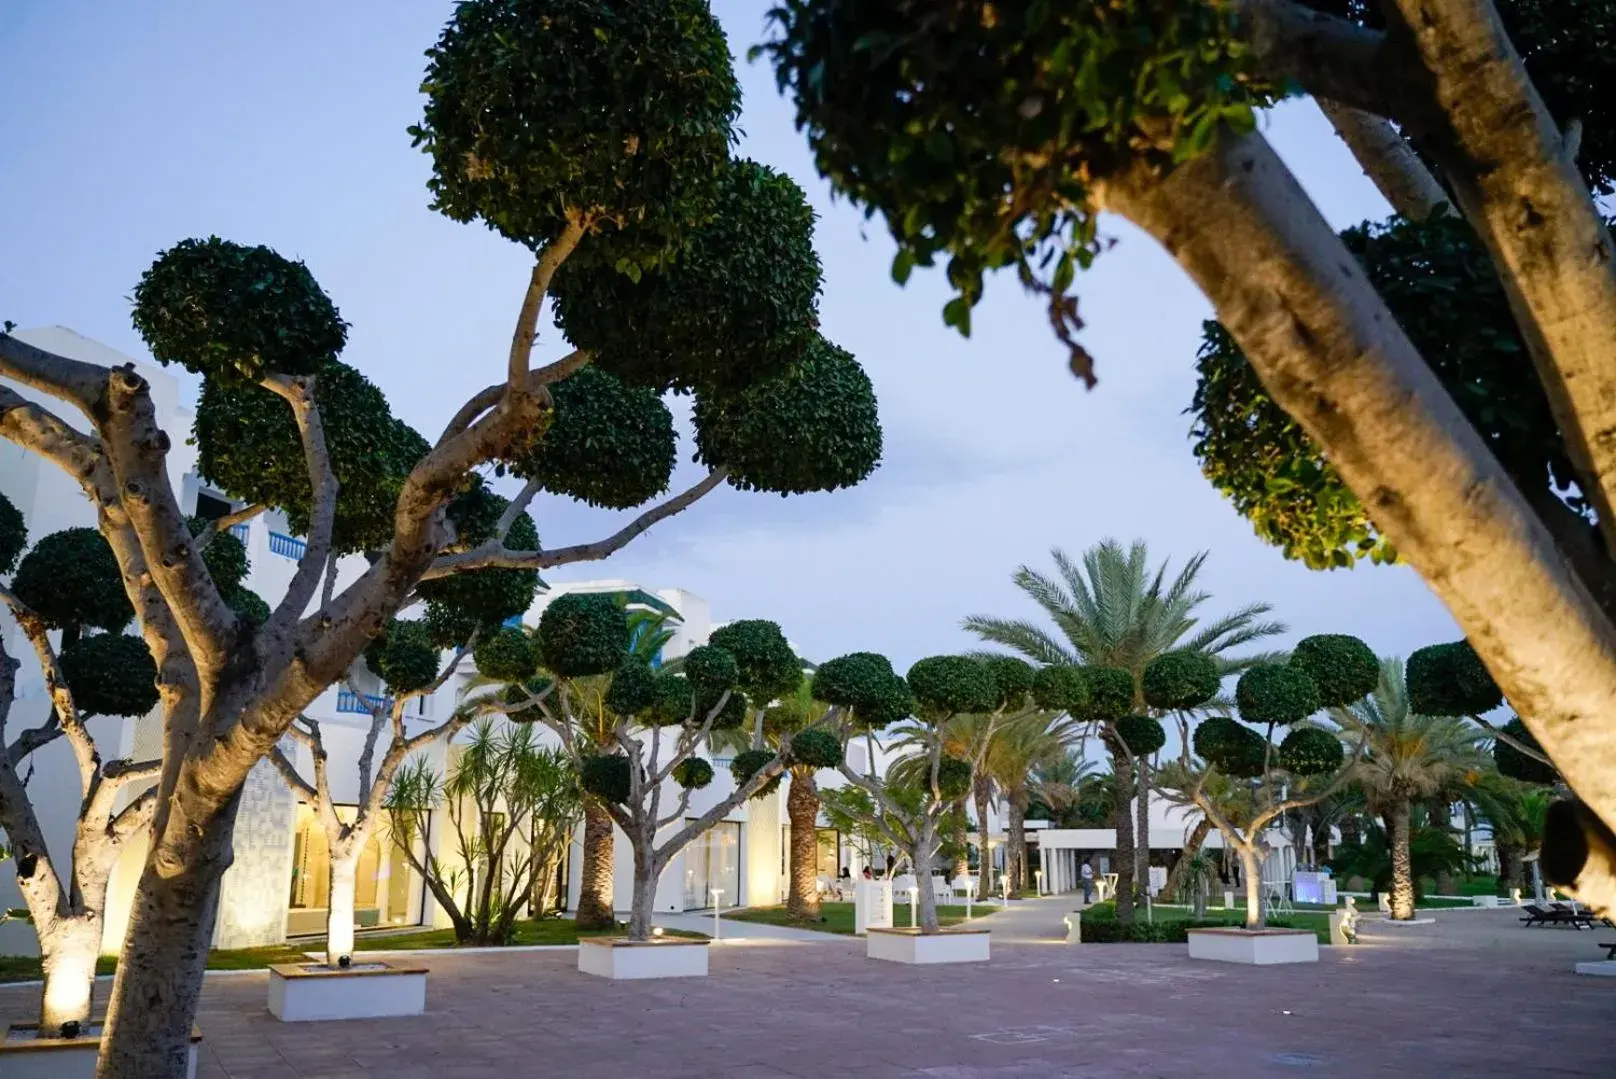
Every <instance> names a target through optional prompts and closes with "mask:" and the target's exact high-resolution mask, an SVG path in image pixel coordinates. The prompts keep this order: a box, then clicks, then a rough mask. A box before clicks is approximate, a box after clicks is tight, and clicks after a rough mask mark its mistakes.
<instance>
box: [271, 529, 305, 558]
mask: <svg viewBox="0 0 1616 1079" xmlns="http://www.w3.org/2000/svg"><path fill="white" fill-rule="evenodd" d="M308 549H309V544H308V541H307V540H300V539H298V538H297V537H296V536H288V535H285V534H283V533H280V532H271V533H270V534H269V552H270V553H271V554H278V555H280V556H281V557H283V558H302V557H303V552H304V551H306V550H308Z"/></svg>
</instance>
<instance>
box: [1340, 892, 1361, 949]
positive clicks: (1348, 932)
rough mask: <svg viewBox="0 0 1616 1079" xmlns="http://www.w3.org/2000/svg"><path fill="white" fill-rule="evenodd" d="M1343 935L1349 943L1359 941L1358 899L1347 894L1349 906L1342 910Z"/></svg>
mask: <svg viewBox="0 0 1616 1079" xmlns="http://www.w3.org/2000/svg"><path fill="white" fill-rule="evenodd" d="M1341 935H1342V936H1343V937H1346V938H1347V943H1348V944H1356V943H1358V900H1357V899H1355V898H1353V897H1352V896H1350V895H1349V896H1347V907H1346V909H1345V910H1343V911H1342V912H1341Z"/></svg>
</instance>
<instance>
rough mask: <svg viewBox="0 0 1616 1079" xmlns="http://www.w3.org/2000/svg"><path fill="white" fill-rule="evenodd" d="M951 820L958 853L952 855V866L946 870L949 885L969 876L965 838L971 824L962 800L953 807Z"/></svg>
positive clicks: (969, 869) (969, 868)
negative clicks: (956, 839)
mask: <svg viewBox="0 0 1616 1079" xmlns="http://www.w3.org/2000/svg"><path fill="white" fill-rule="evenodd" d="M953 818H954V824H953V833H954V835H955V836H956V837H957V838H958V840H959V852H958V853H957V854H955V855H954V864H953V865H951V866H949V868H948V880H949V882H950V883H951V884H952V883H953V882H954V881H956V880H959V879H961V878H962V877H966V876H968V875H970V872H971V864H970V862H969V860H967V858H966V854H965V836H966V835H967V834H968V833H969V832H970V830H971V822H970V819H969V817H968V816H967V815H966V812H965V802H964V800H961V801H960V804H959V805H957V806H955V807H954V813H953Z"/></svg>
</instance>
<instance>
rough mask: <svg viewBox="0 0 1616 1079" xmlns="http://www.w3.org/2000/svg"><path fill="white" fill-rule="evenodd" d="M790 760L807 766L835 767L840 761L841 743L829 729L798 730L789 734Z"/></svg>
mask: <svg viewBox="0 0 1616 1079" xmlns="http://www.w3.org/2000/svg"><path fill="white" fill-rule="evenodd" d="M791 761H792V763H793V764H800V765H805V766H806V767H809V768H835V767H836V766H837V765H838V764H841V763H842V744H841V743H840V742H838V741H837V740H836V736H835V735H833V734H831V733H830V732H829V731H821V730H808V731H798V732H797V733H796V734H794V735H792V736H791Z"/></svg>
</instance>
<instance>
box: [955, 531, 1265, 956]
mask: <svg viewBox="0 0 1616 1079" xmlns="http://www.w3.org/2000/svg"><path fill="white" fill-rule="evenodd" d="M1051 557H1052V558H1053V560H1054V562H1055V568H1056V573H1057V575H1056V576H1049V575H1047V574H1044V573H1040V572H1038V571H1037V570H1034V569H1031V568H1029V567H1027V566H1022V567H1021V568H1020V569H1018V570H1017V571H1016V572H1015V575H1014V576H1013V577H1012V578H1011V579H1012V580H1013V581H1014V582H1015V584H1016V587H1018V588H1020V589H1021V590H1022V591H1023V592H1025V593H1026V594H1027V595H1028V596H1029V597H1030V598H1031V599H1032V600H1033V602H1034V603H1036V604H1038V606H1039V607H1041V608H1042V609H1043V611H1044V612H1045V614H1046V615H1047V616H1048V618H1049V620H1050V621H1052V622H1054V624H1055V629H1056V634H1055V635H1052V634H1051V633H1050V632H1049V631H1048V630H1046V629H1044V628H1043V627H1041V626H1039V625H1037V624H1035V623H1032V622H1028V621H1025V620H1015V619H1003V618H992V617H988V616H985V615H973V616H971V617H969V618H967V619H966V620H965V628H966V629H968V630H970V631H971V632H973V633H975V634H977V635H978V636H979V637H981V638H982V639H983V640H987V641H991V642H993V643H995V644H998V645H1000V646H1002V647H1005V648H1010V649H1013V650H1014V651H1016V652H1019V653H1021V654H1022V655H1024V656H1026V657H1027V658H1028V659H1030V660H1032V661H1033V662H1035V663H1043V664H1049V665H1052V666H1075V665H1078V664H1087V665H1089V666H1091V667H1096V668H1102V667H1103V668H1112V669H1116V670H1120V671H1123V672H1126V674H1127V675H1128V679H1127V681H1126V684H1125V685H1122V686H1120V687H1119V688H1120V690H1121V697H1122V699H1121V700H1116V699H1115V697H1116V694H1111V695H1109V696H1108V695H1107V694H1103V693H1100V694H1097V693H1094V692H1092V691H1091V692H1090V694H1089V697H1090V698H1091V700H1092V701H1093V702H1095V703H1099V702H1105V706H1106V714H1103V715H1100V714H1091V715H1088V716H1086V717H1085V718H1087V719H1089V720H1093V721H1096V722H1098V723H1099V725H1100V737H1101V741H1102V742H1104V743H1105V746H1106V748H1107V749H1108V750H1110V751H1111V756H1112V771H1113V773H1114V774H1115V775H1116V776H1117V777H1118V797H1117V799H1116V819H1115V822H1114V823H1115V825H1116V833H1117V848H1116V854H1117V862H1116V866H1115V868H1116V870H1117V918H1118V920H1119V921H1122V922H1123V923H1125V924H1126V923H1127V922H1129V921H1131V920H1132V919H1133V893H1134V882H1135V853H1136V850H1137V849H1138V848H1139V847H1140V846H1143V847H1145V848H1146V849H1147V850H1148V847H1149V842H1150V840H1149V835H1148V816H1147V815H1146V814H1148V795H1147V796H1146V800H1144V804H1142V805H1141V806H1140V807H1139V816H1138V817H1137V818H1136V817H1135V815H1134V808H1135V800H1134V786H1133V778H1134V777H1135V776H1136V775H1138V774H1139V772H1140V768H1139V763H1138V762H1139V759H1140V758H1138V757H1136V756H1135V755H1133V754H1132V753H1131V752H1130V751H1129V749H1128V746H1127V744H1126V742H1125V741H1124V740H1123V739H1121V738H1119V737H1118V734H1117V730H1116V723H1117V721H1118V720H1120V719H1122V718H1123V717H1124V716H1130V715H1135V714H1138V713H1140V712H1142V711H1144V710H1145V709H1146V708H1147V707H1148V705H1147V702H1146V700H1145V687H1144V675H1145V670H1146V668H1147V667H1149V665H1150V664H1151V662H1152V661H1153V660H1155V659H1156V658H1157V657H1159V656H1161V655H1164V654H1166V653H1168V652H1170V651H1174V650H1177V651H1183V652H1187V653H1197V654H1205V655H1211V656H1216V657H1218V659H1219V662H1220V663H1221V664H1222V666H1221V667H1220V672H1233V671H1237V670H1240V669H1242V668H1243V667H1244V666H1246V665H1249V664H1251V663H1254V662H1259V661H1260V660H1262V659H1263V658H1265V657H1263V656H1261V655H1248V656H1244V657H1237V656H1231V655H1228V653H1230V652H1232V651H1233V650H1234V649H1237V648H1241V647H1244V646H1246V645H1248V644H1251V643H1253V642H1256V641H1260V640H1263V639H1264V638H1267V637H1271V636H1274V635H1275V634H1278V633H1282V632H1284V626H1283V625H1280V624H1279V623H1276V622H1268V621H1264V620H1263V619H1264V616H1266V615H1267V614H1268V612H1269V610H1270V608H1269V607H1268V605H1267V604H1261V603H1258V604H1251V605H1248V606H1246V607H1243V608H1241V609H1239V610H1237V611H1235V612H1234V613H1232V614H1229V615H1225V616H1224V617H1222V618H1218V619H1214V620H1212V621H1211V622H1209V623H1207V624H1205V625H1202V624H1201V622H1200V609H1201V608H1202V607H1203V605H1204V604H1206V603H1207V601H1208V600H1210V599H1211V597H1210V595H1208V594H1207V593H1206V592H1203V591H1201V590H1200V589H1198V588H1197V587H1196V578H1197V577H1198V576H1199V574H1200V571H1201V567H1202V566H1203V565H1204V564H1205V562H1206V557H1207V556H1206V554H1205V553H1202V554H1198V555H1196V556H1195V557H1193V558H1191V559H1190V560H1189V561H1188V562H1186V563H1185V564H1184V566H1183V568H1181V569H1180V570H1179V571H1178V573H1177V574H1176V575H1175V576H1174V577H1173V578H1172V579H1171V580H1170V581H1169V580H1168V576H1167V574H1168V566H1167V565H1166V564H1165V563H1164V564H1162V565H1161V566H1159V567H1158V568H1157V569H1156V570H1155V572H1154V573H1152V572H1151V570H1150V552H1149V550H1148V548H1147V547H1146V546H1145V544H1144V543H1143V542H1142V541H1135V542H1134V543H1133V544H1131V545H1130V546H1129V548H1128V549H1127V550H1126V551H1124V550H1123V549H1122V545H1121V544H1119V543H1117V542H1116V541H1115V540H1110V539H1108V540H1105V541H1103V542H1101V543H1099V544H1097V545H1096V546H1094V547H1092V548H1090V549H1089V550H1088V551H1086V552H1084V555H1083V560H1082V564H1081V566H1080V565H1078V564H1077V563H1074V562H1073V561H1072V560H1071V559H1070V558H1069V557H1067V555H1066V554H1065V552H1063V551H1061V550H1060V549H1058V548H1057V549H1056V550H1054V551H1053V552H1051ZM1214 692H1215V691H1214ZM1211 696H1212V695H1211V694H1209V695H1208V697H1207V698H1206V699H1208V700H1209V699H1210V698H1211ZM1145 778H1146V779H1147V780H1148V776H1147V777H1145ZM1141 821H1143V822H1144V828H1143V833H1142V832H1141ZM1136 836H1137V837H1138V838H1137V842H1136Z"/></svg>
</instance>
